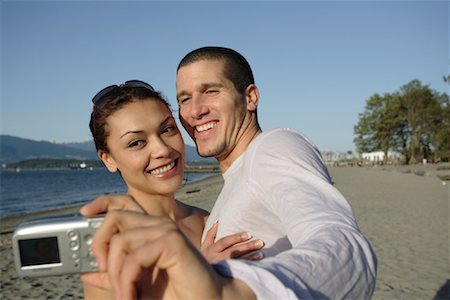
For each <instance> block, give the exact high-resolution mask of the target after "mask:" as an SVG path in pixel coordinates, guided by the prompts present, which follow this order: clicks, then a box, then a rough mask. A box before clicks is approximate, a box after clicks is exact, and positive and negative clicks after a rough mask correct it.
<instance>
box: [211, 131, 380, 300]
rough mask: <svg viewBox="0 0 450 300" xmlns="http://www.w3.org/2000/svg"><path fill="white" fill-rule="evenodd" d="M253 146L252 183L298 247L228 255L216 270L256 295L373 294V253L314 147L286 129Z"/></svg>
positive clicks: (351, 296)
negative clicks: (262, 254)
mask: <svg viewBox="0 0 450 300" xmlns="http://www.w3.org/2000/svg"><path fill="white" fill-rule="evenodd" d="M252 150H253V151H254V152H253V153H250V154H251V155H252V156H251V157H253V160H252V162H251V164H250V167H251V168H252V172H255V174H265V176H250V177H251V178H252V183H251V184H252V185H254V188H256V189H260V190H261V193H260V194H263V195H267V197H264V199H261V201H264V202H265V204H266V205H268V206H270V207H271V210H272V211H273V212H274V213H275V214H276V215H277V216H278V218H279V219H280V220H281V222H282V224H283V226H284V227H285V231H286V232H287V236H288V239H289V241H290V242H291V244H292V246H293V248H292V249H289V250H286V251H283V252H281V253H279V254H278V255H276V256H274V257H268V258H265V259H263V260H261V261H258V262H251V261H245V260H226V261H222V262H220V263H218V264H217V265H215V268H216V270H217V271H218V272H220V273H221V274H223V275H225V276H231V277H234V278H237V279H240V280H242V281H244V282H245V283H246V284H247V285H248V286H249V287H250V288H252V290H253V291H254V292H255V294H256V295H257V297H258V299H274V298H276V299H370V297H371V295H372V294H373V291H374V288H375V278H376V256H375V254H374V252H373V250H372V248H371V246H370V244H369V242H368V241H367V239H366V238H365V237H364V236H363V234H362V233H361V231H360V230H359V228H358V225H357V224H356V221H355V219H354V216H353V213H352V211H351V208H350V206H349V204H348V203H347V201H346V200H345V199H344V197H343V196H342V195H341V194H340V193H339V191H338V190H337V189H335V188H334V187H333V186H332V184H331V179H330V178H329V175H328V171H327V170H326V167H325V165H324V164H323V161H322V159H321V157H320V154H319V152H318V151H317V149H315V147H314V146H313V145H312V144H311V143H310V142H309V141H308V140H306V139H304V138H303V137H302V136H301V135H299V134H296V133H292V132H286V133H284V134H281V135H280V134H279V135H278V136H277V137H276V139H275V140H274V141H271V140H270V139H267V140H263V141H261V143H260V145H257V146H256V147H254V148H253V149H252Z"/></svg>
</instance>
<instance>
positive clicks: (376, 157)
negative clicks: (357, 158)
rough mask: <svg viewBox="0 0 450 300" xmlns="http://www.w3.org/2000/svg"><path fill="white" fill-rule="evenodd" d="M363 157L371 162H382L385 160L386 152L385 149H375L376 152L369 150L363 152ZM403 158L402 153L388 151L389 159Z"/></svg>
mask: <svg viewBox="0 0 450 300" xmlns="http://www.w3.org/2000/svg"><path fill="white" fill-rule="evenodd" d="M361 157H362V159H363V160H365V161H370V162H375V163H377V162H382V161H383V160H384V152H383V151H375V152H368V153H362V154H361ZM400 158H401V154H400V153H398V152H394V151H388V157H387V159H388V160H398V159H400Z"/></svg>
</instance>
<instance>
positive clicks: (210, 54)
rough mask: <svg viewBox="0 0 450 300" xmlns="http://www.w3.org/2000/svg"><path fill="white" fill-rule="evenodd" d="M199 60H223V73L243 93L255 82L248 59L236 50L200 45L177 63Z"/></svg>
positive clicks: (180, 65) (185, 63)
mask: <svg viewBox="0 0 450 300" xmlns="http://www.w3.org/2000/svg"><path fill="white" fill-rule="evenodd" d="M200 60H223V61H224V62H225V64H224V69H223V73H224V76H225V77H226V78H227V79H228V80H230V81H231V82H232V83H233V84H234V87H235V88H236V90H237V91H238V92H239V93H241V94H243V93H244V92H245V89H246V88H247V87H248V86H249V85H250V84H254V83H255V79H254V77H253V72H252V68H251V67H250V64H249V63H248V61H247V60H246V59H245V57H243V56H242V55H241V54H239V53H238V52H237V51H235V50H233V49H229V48H224V47H202V48H199V49H196V50H193V51H191V52H189V53H188V54H186V56H185V57H184V58H183V59H182V60H181V62H180V64H179V65H178V68H177V72H178V71H179V70H180V68H182V67H184V66H187V65H189V64H191V63H194V62H197V61H200Z"/></svg>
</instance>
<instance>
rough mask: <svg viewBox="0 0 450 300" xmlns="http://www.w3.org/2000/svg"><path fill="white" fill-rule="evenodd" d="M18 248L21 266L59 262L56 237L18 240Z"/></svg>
mask: <svg viewBox="0 0 450 300" xmlns="http://www.w3.org/2000/svg"><path fill="white" fill-rule="evenodd" d="M19 249H20V260H21V262H22V267H25V266H34V265H43V264H53V263H60V262H61V260H60V258H59V249H58V239H57V238H56V237H46V238H40V239H29V240H19Z"/></svg>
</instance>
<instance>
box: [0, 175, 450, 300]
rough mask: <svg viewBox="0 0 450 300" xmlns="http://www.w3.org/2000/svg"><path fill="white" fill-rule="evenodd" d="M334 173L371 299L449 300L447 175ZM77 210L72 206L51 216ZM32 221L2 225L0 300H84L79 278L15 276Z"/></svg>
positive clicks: (204, 188)
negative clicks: (369, 268) (367, 260)
mask: <svg viewBox="0 0 450 300" xmlns="http://www.w3.org/2000/svg"><path fill="white" fill-rule="evenodd" d="M330 173H331V175H332V177H333V180H334V182H335V185H336V187H337V188H338V189H339V190H340V191H341V192H342V193H343V194H344V196H345V197H346V198H347V200H348V201H349V203H350V204H351V206H352V208H353V211H354V213H355V216H356V218H357V220H358V223H359V225H360V227H361V230H362V231H363V232H364V234H365V235H366V236H367V237H368V239H369V240H370V241H371V243H372V245H373V247H374V249H375V252H376V253H377V255H378V260H379V261H378V280H377V287H376V290H375V293H374V295H373V299H450V291H449V288H450V263H449V259H450V254H449V253H450V252H449V247H450V241H449V239H450V237H449V230H450V229H449V202H450V199H449V194H450V181H444V182H443V181H442V180H441V179H440V178H439V177H438V176H437V175H439V176H441V177H442V174H444V175H447V174H449V171H448V170H446V171H437V170H436V167H433V166H424V167H403V168H398V167H397V168H394V167H374V168H366V167H363V168H360V167H333V168H330ZM443 183H445V185H444V184H443ZM221 187H222V178H221V176H220V175H218V176H213V177H210V178H207V179H205V180H202V181H199V182H195V183H190V184H187V185H185V186H184V187H182V188H181V189H180V191H179V192H178V193H177V198H178V199H180V200H182V201H185V202H187V203H190V204H193V205H196V206H199V207H202V208H204V209H207V210H210V209H211V207H212V206H213V204H214V199H215V198H216V197H217V195H218V193H219V191H220V189H221ZM77 210H78V207H74V208H69V209H64V210H58V211H57V212H54V211H53V212H47V214H55V213H69V212H76V211H77ZM40 215H42V213H39V214H36V215H33V217H35V216H40ZM28 217H30V216H29V215H27V216H20V217H15V218H10V219H5V220H2V223H1V226H0V228H1V232H2V234H1V235H0V237H1V241H0V251H1V252H0V259H1V286H0V298H1V299H23V298H35V299H82V298H83V293H82V286H81V284H80V282H79V279H78V276H77V275H70V276H59V277H48V278H38V279H21V278H19V277H18V276H17V274H16V271H15V269H14V266H13V262H12V259H13V258H12V253H11V231H12V230H13V228H14V227H15V226H16V225H17V224H18V223H20V222H21V221H23V219H24V218H28Z"/></svg>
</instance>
